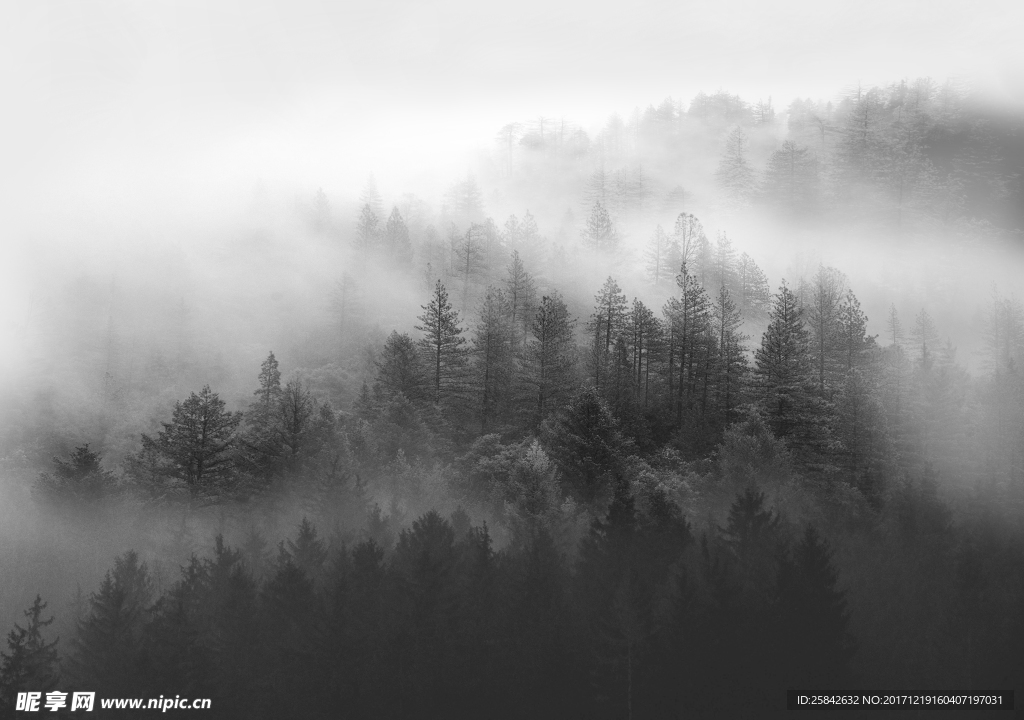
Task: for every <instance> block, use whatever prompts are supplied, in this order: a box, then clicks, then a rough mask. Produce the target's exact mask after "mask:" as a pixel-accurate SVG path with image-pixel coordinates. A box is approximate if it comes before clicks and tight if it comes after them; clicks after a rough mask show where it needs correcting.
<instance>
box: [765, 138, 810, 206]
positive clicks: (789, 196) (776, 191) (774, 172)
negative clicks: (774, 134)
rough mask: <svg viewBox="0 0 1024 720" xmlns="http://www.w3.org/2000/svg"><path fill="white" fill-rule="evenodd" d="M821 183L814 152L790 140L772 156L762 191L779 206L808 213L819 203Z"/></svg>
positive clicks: (772, 202)
mask: <svg viewBox="0 0 1024 720" xmlns="http://www.w3.org/2000/svg"><path fill="white" fill-rule="evenodd" d="M817 182H818V177H817V163H816V162H815V159H814V157H813V156H812V155H811V153H810V151H808V149H807V148H803V147H800V146H799V145H797V144H796V143H794V142H793V141H792V140H786V141H784V142H783V143H782V147H781V148H780V149H778V150H776V151H775V152H774V153H772V155H771V157H770V158H769V159H768V167H767V169H766V170H765V176H764V183H763V185H762V189H761V192H762V195H763V197H764V198H765V200H767V201H768V202H769V203H771V204H773V205H775V206H777V207H780V208H784V209H785V210H787V211H788V212H790V213H806V212H809V211H811V210H812V209H813V208H814V205H815V203H816V200H817Z"/></svg>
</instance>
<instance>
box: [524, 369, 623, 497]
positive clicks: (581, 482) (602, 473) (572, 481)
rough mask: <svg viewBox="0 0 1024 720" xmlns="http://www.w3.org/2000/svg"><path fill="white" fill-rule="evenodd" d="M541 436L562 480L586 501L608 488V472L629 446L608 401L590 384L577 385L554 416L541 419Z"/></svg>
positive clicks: (615, 465) (609, 475)
mask: <svg viewBox="0 0 1024 720" xmlns="http://www.w3.org/2000/svg"><path fill="white" fill-rule="evenodd" d="M541 439H542V442H543V444H544V448H545V450H546V451H547V452H548V454H549V455H550V456H551V458H552V459H553V460H554V461H555V463H556V464H557V465H558V469H559V470H560V471H561V474H562V479H563V481H564V482H566V483H567V484H568V486H569V487H570V488H571V489H572V490H573V492H574V493H576V494H577V495H578V496H579V497H581V498H582V499H584V500H585V501H587V502H590V501H593V500H595V499H597V498H599V497H601V496H602V495H603V494H604V492H605V491H606V490H608V489H609V484H608V483H609V478H610V477H611V473H613V471H614V470H615V468H616V467H618V465H619V462H620V460H621V459H622V458H624V457H625V456H626V455H625V454H624V451H625V450H626V449H627V448H628V447H629V443H628V442H627V441H626V440H625V439H624V438H623V437H622V433H621V431H620V429H619V424H618V422H617V421H616V420H615V417H614V416H613V415H612V412H611V410H610V409H609V407H608V404H607V403H606V402H605V400H604V398H602V397H601V396H600V395H599V394H598V392H597V390H596V389H595V388H593V387H583V388H581V389H580V390H579V391H578V392H577V393H576V395H575V396H574V397H573V398H572V399H571V400H570V401H569V403H568V404H567V405H566V406H565V407H564V408H563V409H562V410H561V411H560V412H559V413H558V414H557V415H555V416H553V417H551V418H549V419H548V420H545V421H544V423H543V425H542V426H541Z"/></svg>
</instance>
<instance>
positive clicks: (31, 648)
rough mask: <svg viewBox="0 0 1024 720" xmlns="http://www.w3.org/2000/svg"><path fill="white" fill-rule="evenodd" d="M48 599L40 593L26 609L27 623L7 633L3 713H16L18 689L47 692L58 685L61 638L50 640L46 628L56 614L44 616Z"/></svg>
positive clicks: (0, 675) (1, 670)
mask: <svg viewBox="0 0 1024 720" xmlns="http://www.w3.org/2000/svg"><path fill="white" fill-rule="evenodd" d="M44 610H46V603H44V602H43V600H42V598H41V597H39V596H38V595H37V596H36V599H35V601H34V602H33V603H32V607H31V608H29V609H28V610H26V611H25V617H26V618H28V623H27V625H26V627H24V628H23V627H21V626H20V625H17V624H15V626H14V629H13V630H11V632H10V633H8V635H7V652H0V706H2V707H3V714H4V716H5V717H6V716H7V713H11V714H10V717H13V716H14V715H13V713H14V707H15V700H16V698H17V695H18V693H19V692H40V693H43V694H44V695H45V694H46V693H48V692H50V691H52V690H54V689H55V688H56V687H57V683H58V681H59V679H60V657H59V656H58V654H57V643H58V642H59V639H54V640H51V641H50V642H47V641H46V639H45V638H44V637H43V631H44V629H45V628H47V627H48V626H50V625H51V624H53V618H52V617H50V618H49V619H48V620H44V619H43V611H44Z"/></svg>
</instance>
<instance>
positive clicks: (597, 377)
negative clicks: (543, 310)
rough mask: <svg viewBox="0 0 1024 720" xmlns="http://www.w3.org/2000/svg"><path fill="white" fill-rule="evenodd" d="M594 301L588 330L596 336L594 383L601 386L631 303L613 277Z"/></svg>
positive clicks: (592, 360) (606, 281)
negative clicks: (605, 369) (613, 347)
mask: <svg viewBox="0 0 1024 720" xmlns="http://www.w3.org/2000/svg"><path fill="white" fill-rule="evenodd" d="M594 302H595V307H594V314H593V315H591V316H590V322H589V323H587V330H588V331H589V332H591V333H593V337H594V340H593V345H592V354H591V364H592V372H593V375H594V384H595V385H596V386H597V387H600V386H601V382H602V377H603V375H604V368H605V366H606V365H608V363H609V357H610V354H611V349H612V346H613V345H614V343H615V339H616V338H617V337H618V336H619V335H621V334H622V333H623V332H624V331H625V329H626V310H627V308H628V306H629V304H628V301H627V300H626V296H625V295H624V294H623V292H622V290H620V289H619V284H618V283H617V282H615V279H614V278H612V277H609V278H608V279H607V280H605V281H604V285H602V286H601V289H600V290H599V291H598V293H597V295H595V296H594Z"/></svg>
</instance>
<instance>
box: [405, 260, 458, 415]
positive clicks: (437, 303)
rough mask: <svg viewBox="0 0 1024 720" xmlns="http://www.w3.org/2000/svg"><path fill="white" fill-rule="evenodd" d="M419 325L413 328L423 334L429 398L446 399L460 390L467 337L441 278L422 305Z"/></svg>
mask: <svg viewBox="0 0 1024 720" xmlns="http://www.w3.org/2000/svg"><path fill="white" fill-rule="evenodd" d="M421 308H422V310H423V314H422V315H420V316H419V321H420V322H421V323H422V325H417V326H416V329H417V330H419V331H420V332H422V333H423V334H424V336H423V338H421V339H420V341H419V347H420V350H421V352H422V353H423V356H424V365H425V366H426V367H427V368H428V373H429V377H430V391H431V399H432V400H433V401H434V402H435V403H441V402H442V401H445V400H448V399H450V398H452V397H454V396H455V395H457V394H459V393H460V392H461V391H462V387H463V384H464V373H465V365H466V350H465V347H464V346H465V344H466V339H465V338H464V337H462V328H461V327H459V313H458V312H457V311H456V310H455V309H454V308H453V307H452V305H451V303H450V302H449V301H448V291H447V290H446V289H445V287H444V285H442V284H441V281H440V280H438V281H437V284H436V285H435V286H434V293H433V295H432V296H431V298H430V302H429V303H428V304H427V305H423V306H421Z"/></svg>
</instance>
